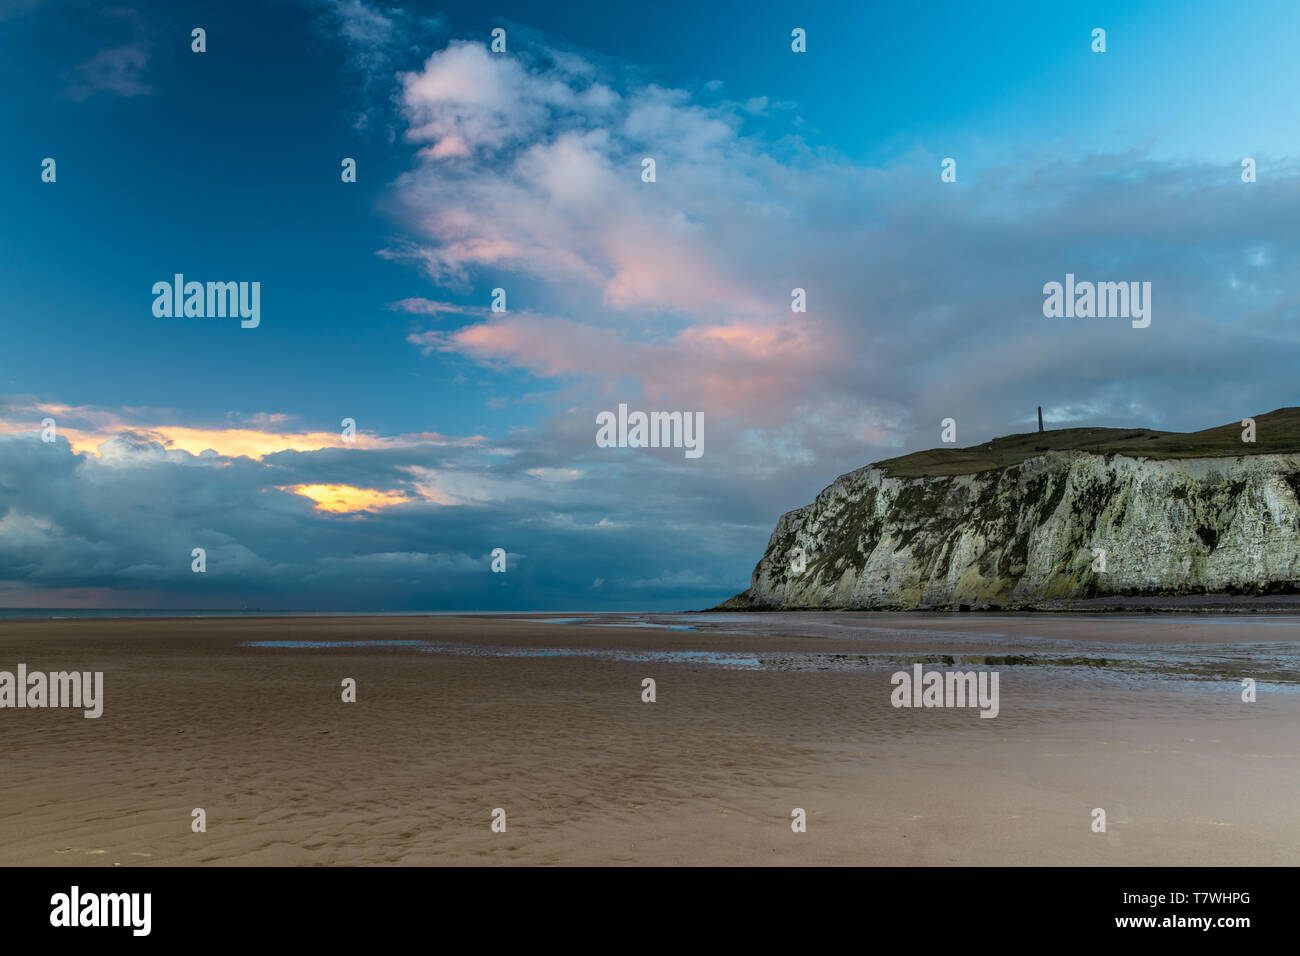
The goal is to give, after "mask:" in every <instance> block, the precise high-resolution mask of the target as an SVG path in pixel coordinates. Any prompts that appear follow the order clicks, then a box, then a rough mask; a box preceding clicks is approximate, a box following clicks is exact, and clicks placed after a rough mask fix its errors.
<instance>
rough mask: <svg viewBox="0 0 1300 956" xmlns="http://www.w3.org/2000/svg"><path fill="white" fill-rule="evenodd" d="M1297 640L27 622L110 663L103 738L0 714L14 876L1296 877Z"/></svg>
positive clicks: (1206, 627)
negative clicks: (728, 872)
mask: <svg viewBox="0 0 1300 956" xmlns="http://www.w3.org/2000/svg"><path fill="white" fill-rule="evenodd" d="M602 625H612V626H602ZM673 628H695V629H694V630H676V629H673ZM1297 640H1300V619H1297V618H1292V617H1286V618H1283V617H1265V616H1252V617H1240V616H1218V615H1199V616H1197V615H1159V616H1146V617H1144V616H1142V615H1133V616H1129V617H1124V616H1115V615H1111V616H1105V615H1098V616H1094V617H1090V616H1087V615H1077V614H1076V615H1037V616H1012V615H1005V616H994V615H989V616H975V615H922V614H916V615H897V614H894V615H888V614H850V613H844V614H829V613H827V614H813V613H809V614H698V615H641V616H637V615H609V616H604V617H602V616H600V615H587V616H585V617H583V618H581V619H580V620H574V619H572V618H565V617H561V616H558V615H552V616H550V619H549V621H548V620H539V619H537V618H535V617H521V616H515V617H504V616H497V617H478V616H469V617H350V618H349V617H303V618H283V617H281V618H273V617H268V618H212V619H155V620H106V619H94V620H57V621H34V620H6V621H0V670H8V671H13V670H14V669H15V668H16V666H17V665H18V664H19V663H24V664H26V665H27V667H28V668H29V670H38V669H39V670H46V671H59V670H77V671H103V672H104V712H103V716H102V717H100V718H99V719H85V718H84V717H83V716H82V713H81V712H80V711H78V710H70V709H57V710H56V709H4V710H0V864H5V865H16V864H21V865H53V866H58V865H66V864H75V865H104V866H113V865H121V866H138V865H150V864H180V865H199V864H205V865H223V864H238V865H248V864H254V865H300V864H416V865H419V864H602V865H605V864H651V865H711V864H866V865H876V864H891V865H892V864H899V865H913V864H920V865H956V864H960V865H1007V864H1049V865H1057V864H1085V865H1098V866H1107V865H1162V864H1172V865H1247V864H1254V865H1259V864H1265V865H1268V864H1275V865H1283V864H1287V865H1289V864H1292V863H1294V861H1295V860H1296V859H1297V856H1300V804H1297V802H1296V800H1295V794H1296V793H1297V792H1300V734H1297V729H1298V728H1300V693H1297V686H1300V685H1297V683H1296V682H1297V681H1300V673H1297V672H1296V671H1295V670H1294V662H1295V660H1296V652H1297V644H1296V642H1297ZM386 642H402V643H386ZM914 661H924V662H926V666H927V667H937V668H940V669H945V668H953V667H956V668H967V669H969V668H970V667H974V666H978V667H983V668H986V669H995V670H997V671H998V672H999V673H1000V678H1001V685H1000V687H1001V691H1000V694H1001V705H1000V711H999V714H998V716H997V717H996V719H981V718H980V717H979V713H978V711H977V710H974V709H958V708H951V709H943V708H938V709H920V708H916V709H913V708H895V707H893V706H892V705H891V703H890V694H891V690H892V686H891V681H890V675H891V673H892V672H894V671H896V670H897V669H898V668H899V667H900V666H910V662H914ZM349 677H350V678H353V679H355V680H356V682H357V700H356V702H355V703H344V702H343V701H342V700H341V682H342V681H343V679H344V678H349ZM647 677H649V678H653V679H654V680H655V682H656V696H657V699H656V701H655V702H654V703H644V702H642V699H641V694H642V680H643V679H644V678H647ZM1242 677H1254V678H1255V679H1256V680H1258V681H1259V685H1258V695H1259V696H1258V700H1257V701H1256V702H1254V703H1243V702H1242V700H1241V683H1240V680H1241V678H1242ZM194 808H203V809H204V810H205V812H206V819H207V831H206V832H204V833H195V832H192V830H191V811H192V810H193V809H194ZM495 808H502V809H504V810H505V812H506V821H507V825H506V832H504V833H499V832H493V830H492V829H491V823H492V812H493V810H494V809H495ZM795 808H802V809H804V810H805V811H806V814H807V832H805V833H795V832H792V830H791V813H792V810H794V809H795ZM1094 808H1104V809H1105V811H1106V815H1107V830H1106V832H1105V833H1095V832H1093V830H1092V826H1091V824H1092V810H1093V809H1094Z"/></svg>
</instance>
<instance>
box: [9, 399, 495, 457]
mask: <svg viewBox="0 0 1300 956" xmlns="http://www.w3.org/2000/svg"><path fill="white" fill-rule="evenodd" d="M126 411H127V412H129V413H131V414H129V415H122V414H120V413H118V412H115V411H111V410H108V409H97V408H91V407H87V406H69V405H58V404H53V403H38V404H33V405H32V406H31V416H32V417H31V419H30V420H27V421H22V420H16V421H15V420H5V419H0V435H6V434H20V433H25V432H35V431H39V430H40V428H41V426H40V424H39V422H40V421H41V419H42V418H43V417H45V416H47V415H48V416H50V417H53V418H54V419H55V420H56V421H57V422H58V423H59V424H58V435H59V437H61V438H65V439H67V441H68V444H70V445H71V446H72V451H73V453H74V454H83V453H84V454H90V455H96V456H98V455H99V446H100V445H102V444H103V443H104V442H106V441H110V440H111V439H113V438H115V437H117V436H118V435H120V434H122V433H123V432H132V433H134V434H136V435H138V436H140V437H141V438H144V439H146V440H150V441H156V442H158V443H159V444H160V445H162V446H163V448H165V449H166V450H167V451H184V452H188V453H189V454H191V455H198V454H201V453H202V452H204V451H207V450H209V449H211V450H212V451H215V452H216V453H217V454H218V455H220V456H222V457H223V458H238V457H240V456H247V457H249V458H254V459H261V458H265V457H266V456H267V455H273V454H275V453H276V452H280V451H318V450H319V449H322V448H347V447H350V448H363V449H375V448H400V447H404V446H409V445H421V444H434V445H457V446H473V445H480V444H481V443H483V442H484V441H486V438H485V437H484V436H482V435H471V436H470V437H468V438H452V437H449V436H446V435H442V434H439V433H438V432H432V431H425V432H417V433H412V434H406V435H397V436H393V437H383V436H378V435H372V434H367V433H365V432H357V434H356V436H355V439H354V440H353V441H352V442H350V443H347V442H344V441H343V436H342V433H341V432H337V431H326V432H321V431H272V430H271V429H268V428H266V427H253V428H249V427H239V426H233V427H190V426H186V425H171V424H153V423H150V422H149V421H148V418H147V417H146V415H147V412H145V413H140V412H137V411H136V410H134V409H127V410H126ZM253 417H254V418H255V419H260V420H259V421H257V422H256V424H257V425H262V426H265V425H267V424H270V425H275V424H277V423H278V421H280V420H284V419H286V418H287V416H284V415H258V416H253ZM68 421H71V422H74V423H76V424H64V423H65V422H68ZM78 426H81V427H78Z"/></svg>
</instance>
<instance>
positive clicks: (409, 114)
mask: <svg viewBox="0 0 1300 956" xmlns="http://www.w3.org/2000/svg"><path fill="white" fill-rule="evenodd" d="M1298 16H1300V14H1298V12H1297V10H1296V9H1295V8H1294V6H1293V5H1291V4H1287V3H1281V2H1278V3H1249V4H1241V5H1227V4H1213V3H1189V2H1181V3H1155V2H1151V3H1133V2H1127V3H1113V4H1104V3H1090V4H1083V3H1078V4H1069V3H1061V4H1041V3H1039V4H1035V3H1008V4H997V5H982V4H958V3H953V4H927V5H924V6H921V7H916V8H913V7H912V5H898V4H889V5H885V4H862V3H828V4H817V5H815V9H810V10H807V11H804V10H799V9H797V8H793V7H790V6H789V5H785V4H764V3H758V4H753V3H745V4H741V3H735V4H711V5H707V8H706V9H701V5H700V4H698V3H660V4H656V5H654V6H653V7H652V8H646V9H639V8H638V9H632V8H625V7H618V6H611V5H608V4H594V3H593V4H566V3H554V4H545V5H540V4H499V5H495V6H492V7H490V8H488V7H484V6H482V5H479V4H466V5H442V6H434V5H424V4H419V3H406V4H403V5H402V6H401V7H400V8H395V7H393V6H390V5H387V4H384V3H377V2H375V3H372V2H363V0H343V2H333V0H312V2H305V0H304V2H290V0H282V2H265V3H248V4H238V5H224V4H188V3H166V4H164V3H138V4H127V5H123V6H114V7H102V6H99V5H96V4H79V3H61V2H58V0H46V2H30V0H0V51H2V52H3V55H0V82H3V83H4V85H5V88H6V90H7V91H8V93H7V95H6V96H5V97H4V99H3V101H2V102H0V124H2V125H0V128H3V129H4V131H5V132H4V134H3V136H2V137H0V141H2V142H3V143H4V148H3V149H0V174H2V175H3V182H4V183H5V186H4V188H3V189H0V209H3V212H4V216H3V222H4V226H3V227H0V282H2V283H3V285H2V289H3V291H2V292H0V403H2V404H0V514H2V515H3V518H0V604H9V605H24V604H29V605H41V606H46V605H55V606H57V605H61V604H103V605H122V606H167V607H173V606H193V607H216V606H234V607H241V606H246V605H251V606H261V607H301V608H308V607H321V608H363V607H387V608H427V609H469V608H476V609H540V608H559V609H574V608H629V609H641V608H644V609H651V608H653V609H665V608H680V607H699V606H705V605H708V604H712V603H714V602H716V601H718V600H720V599H722V598H725V597H727V596H729V595H730V594H732V593H734V592H736V591H738V590H740V589H741V588H743V587H744V586H745V585H746V583H747V581H748V576H749V572H750V570H751V568H752V566H753V563H754V561H755V560H757V558H758V556H759V554H760V553H761V551H762V547H763V544H764V543H765V541H766V538H767V535H768V533H769V532H770V530H771V526H772V524H773V522H774V521H775V519H776V517H777V516H778V515H779V514H780V513H782V512H784V511H786V510H789V509H791V508H794V507H798V506H800V505H802V504H805V503H806V502H807V501H809V500H811V498H812V497H813V495H815V493H816V492H817V491H818V490H819V489H820V488H822V487H823V486H825V485H826V484H827V483H829V482H830V481H831V480H832V479H833V478H834V477H835V476H836V475H838V474H840V473H842V472H844V471H847V470H850V469H852V468H855V467H859V466H861V465H863V464H866V463H868V462H870V461H874V460H877V459H880V458H884V457H891V456H893V455H896V454H900V453H902V452H905V451H909V450H915V449H919V448H925V447H932V446H933V445H934V444H936V443H937V440H938V422H939V419H940V418H942V417H946V416H948V415H954V416H955V417H956V418H957V419H958V424H959V441H960V443H961V444H971V443H975V442H978V441H983V440H986V439H987V438H989V437H991V436H993V435H997V434H1004V433H1007V432H1010V431H1016V430H1024V429H1026V428H1027V427H1028V425H1029V422H1030V421H1031V419H1032V416H1033V412H1034V406H1035V405H1036V404H1040V403H1041V404H1043V405H1044V407H1045V409H1047V412H1048V418H1049V423H1052V424H1058V425H1062V426H1064V425H1076V424H1114V425H1128V424H1141V425H1149V426H1155V427H1162V428H1171V429H1184V428H1186V429H1192V428H1201V427H1208V426H1210V425H1218V424H1222V423H1225V422H1228V421H1233V420H1236V419H1239V418H1240V417H1242V416H1243V415H1246V414H1252V413H1257V412H1263V411H1268V410H1271V409H1273V408H1276V407H1279V406H1282V405H1290V404H1295V403H1296V402H1295V398H1294V394H1295V390H1294V387H1293V385H1292V380H1293V378H1294V361H1293V360H1294V356H1295V351H1294V348H1295V342H1296V339H1295V333H1294V331H1293V329H1294V321H1293V320H1294V319H1295V318H1296V302H1297V299H1296V288H1295V280H1294V278H1293V275H1294V272H1295V270H1294V269H1291V268H1288V267H1289V266H1290V265H1291V258H1292V255H1293V253H1294V252H1295V251H1296V246H1297V231H1296V229H1295V227H1294V223H1295V222H1296V221H1297V220H1296V216H1295V213H1296V212H1297V209H1296V206H1297V200H1298V199H1300V194H1298V192H1297V178H1296V164H1295V155H1296V148H1295V135H1294V132H1293V130H1294V123H1292V122H1291V121H1290V119H1289V116H1290V113H1291V111H1292V110H1293V109H1294V106H1293V104H1294V101H1295V92H1296V89H1297V79H1298V78H1297V75H1296V72H1297V67H1296V65H1295V58H1294V55H1293V51H1292V50H1290V49H1289V45H1290V43H1291V38H1293V37H1294V35H1295V29H1294V27H1295V26H1296V21H1297V18H1298ZM200 26H201V27H203V28H204V29H205V30H206V31H207V51H206V52H205V53H202V54H197V53H193V52H191V49H190V42H191V41H190V31H191V29H192V28H194V27H200ZM498 26H499V27H503V28H504V29H505V30H506V31H507V52H506V53H505V54H491V53H490V52H489V51H488V49H487V44H488V42H489V34H490V31H491V30H492V29H493V28H494V27H498ZM794 27H802V28H804V29H805V30H806V31H807V37H808V40H807V45H808V49H807V52H806V53H802V54H796V53H793V52H792V51H791V50H790V31H791V29H792V28H794ZM1095 27H1102V28H1104V29H1105V30H1106V36H1107V50H1106V52H1105V53H1102V54H1099V53H1094V52H1093V51H1092V50H1091V49H1090V44H1091V31H1092V30H1093V28H1095ZM647 155H650V156H654V157H656V159H657V162H658V164H659V165H658V179H657V181H656V182H655V183H654V184H646V183H643V182H642V181H641V178H640V160H641V158H642V157H643V156H647ZM949 156H951V157H954V158H956V159H957V168H958V181H957V182H956V183H951V184H943V183H940V180H939V175H938V172H939V161H940V160H941V159H942V158H944V157H949ZM1247 156H1249V157H1253V158H1254V159H1256V161H1257V163H1258V167H1259V181H1258V182H1256V183H1253V184H1249V185H1247V184H1243V183H1242V182H1241V179H1240V162H1241V159H1242V158H1243V157H1247ZM45 157H52V158H54V159H55V160H56V162H57V181H56V182H55V183H45V182H42V181H41V176H40V170H41V160H42V159H43V158H45ZM343 157H354V158H355V159H356V160H357V164H358V181H357V182H356V183H343V182H341V181H340V175H339V169H340V166H339V164H340V160H341V159H342V158H343ZM178 272H179V273H184V274H185V275H186V276H187V278H190V279H197V280H199V281H205V280H213V281H227V280H246V281H252V280H256V281H259V282H260V283H261V288H262V321H261V324H260V326H259V327H258V328H256V329H247V330H245V329H240V328H239V325H238V323H237V322H229V321H225V320H220V319H195V318H191V319H176V318H170V319H168V318H157V317H155V316H154V315H153V314H152V312H151V309H150V307H151V303H152V296H151V294H150V289H151V287H152V285H153V283H154V282H156V281H158V280H169V279H170V278H171V276H172V275H173V274H174V273H178ZM1066 272H1076V273H1079V274H1080V275H1081V276H1084V275H1092V276H1094V277H1095V278H1097V279H1105V280H1112V279H1116V280H1118V279H1122V280H1129V279H1134V280H1138V279H1140V280H1146V281H1152V283H1153V286H1154V288H1155V306H1154V309H1155V313H1154V321H1153V323H1152V326H1151V328H1149V329H1145V330H1141V331H1137V330H1132V329H1129V328H1128V327H1127V324H1126V323H1114V322H1111V323H1107V322H1105V321H1097V322H1092V323H1089V322H1075V323H1061V322H1055V323H1053V322H1051V321H1049V320H1047V319H1044V318H1043V316H1042V313H1041V309H1040V306H1041V291H1040V290H1041V287H1042V285H1043V283H1045V282H1048V281H1053V280H1057V281H1059V280H1060V279H1061V278H1062V277H1063V276H1064V274H1065V273H1066ZM796 286H797V287H802V288H806V289H807V290H808V297H809V303H810V305H809V310H808V312H807V313H806V314H792V313H791V312H790V309H789V302H790V290H791V289H792V288H794V287H796ZM498 287H501V288H505V289H506V290H507V301H508V306H509V310H508V312H506V313H504V314H495V313H492V312H490V311H489V310H488V305H489V302H490V300H491V294H492V290H493V289H494V288H498ZM619 402H627V403H630V404H632V405H633V406H635V407H643V408H646V409H652V408H663V409H669V408H672V409H686V410H697V411H699V412H701V413H702V414H703V415H704V418H705V421H706V422H707V426H706V441H707V451H706V453H705V455H704V456H703V457H702V458H701V459H699V460H698V461H687V460H684V459H683V457H682V456H681V455H680V452H676V453H669V451H668V450H654V451H651V450H645V449H601V448H597V447H596V445H595V443H594V441H593V434H594V430H595V429H594V416H595V414H596V413H597V412H598V411H600V410H605V409H613V408H616V407H617V404H618V403H619ZM47 416H50V417H53V418H55V419H56V421H57V422H58V423H59V428H60V437H59V440H58V441H56V442H54V443H45V442H42V441H41V440H40V422H41V420H42V419H43V418H45V417H47ZM345 417H348V418H352V419H355V420H356V422H357V427H358V430H359V432H360V433H361V436H362V441H360V442H358V443H356V444H354V445H344V444H343V443H341V441H340V440H339V438H338V433H339V423H340V421H341V420H342V419H343V418H345ZM205 449H211V452H210V453H207V454H204V452H205ZM321 487H325V488H331V489H339V488H343V489H349V490H347V491H339V492H337V493H335V492H331V494H335V497H336V498H337V499H338V500H339V501H344V500H346V502H351V503H352V504H354V505H356V506H357V507H356V508H355V510H346V507H347V505H346V503H345V504H342V505H339V506H338V507H339V509H344V510H337V509H336V510H330V508H329V507H326V506H325V505H323V504H322V502H320V501H318V500H317V499H316V498H313V497H312V494H311V493H310V492H311V489H317V488H321ZM304 489H307V491H308V492H309V493H304ZM316 494H317V497H319V496H320V494H323V492H318V493H316ZM363 505H365V506H364V507H363ZM200 546H203V547H207V548H208V550H209V556H210V557H209V570H208V571H207V572H206V573H205V574H204V575H195V574H193V573H192V572H191V570H190V557H189V555H190V551H191V549H192V548H193V547H200ZM495 547H502V548H504V549H506V550H507V552H508V553H509V554H510V555H511V559H510V562H509V570H508V571H507V572H506V573H505V574H493V573H491V572H490V571H489V570H488V566H489V558H488V555H489V553H490V551H491V550H492V549H493V548H495Z"/></svg>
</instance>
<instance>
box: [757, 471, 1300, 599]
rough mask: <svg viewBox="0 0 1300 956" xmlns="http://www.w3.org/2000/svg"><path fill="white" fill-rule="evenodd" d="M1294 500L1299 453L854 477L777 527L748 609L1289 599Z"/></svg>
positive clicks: (1296, 530) (1295, 544)
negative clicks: (1273, 593) (1150, 598)
mask: <svg viewBox="0 0 1300 956" xmlns="http://www.w3.org/2000/svg"><path fill="white" fill-rule="evenodd" d="M1297 495H1300V455H1248V456H1242V457H1236V458H1226V457H1225V458H1185V459H1168V460H1155V459H1147V458H1126V457H1124V456H1121V455H1106V456H1102V455H1094V454H1090V453H1088V452H1080V451H1067V452H1047V453H1046V454H1044V455H1041V456H1039V457H1036V458H1030V459H1028V460H1026V461H1024V462H1022V463H1021V464H1020V465H1016V466H1012V467H1009V468H1005V469H1000V470H996V471H987V472H981V473H979V474H974V475H958V476H952V477H934V478H890V477H887V476H886V475H885V474H884V472H882V471H880V470H879V469H876V468H863V469H859V470H858V471H855V472H851V473H849V474H847V475H844V476H842V477H841V478H839V479H837V480H836V481H835V483H834V484H832V485H831V486H830V487H828V488H826V489H825V490H824V491H823V492H822V493H821V494H820V495H818V496H817V500H816V501H814V502H813V503H812V504H811V505H808V506H806V507H803V508H800V509H798V510H797V511H791V512H790V513H788V514H786V515H783V516H782V517H781V519H780V521H778V522H777V526H776V530H775V531H773V532H772V537H771V539H770V540H769V541H768V545H767V551H766V552H765V553H764V555H763V558H762V560H761V561H759V563H758V566H757V567H756V568H755V569H754V574H753V578H752V582H751V586H750V590H749V593H748V599H749V601H750V602H751V603H752V604H757V605H769V606H777V607H782V606H784V607H859V608H869V607H888V608H916V607H926V606H932V605H947V604H971V605H987V604H1016V603H1019V602H1029V601H1036V600H1048V599H1056V598H1085V597H1094V596H1099V595H1107V594H1134V593H1146V594H1150V593H1159V594H1180V593H1183V594H1186V593H1200V592H1217V591H1235V590H1244V591H1251V592H1253V591H1261V590H1264V589H1269V588H1287V587H1300V500H1297ZM796 548H802V549H803V552H804V554H805V556H806V557H805V564H806V566H805V567H804V569H803V570H802V572H799V571H798V570H797V568H798V553H797V552H796V550H795V549H796ZM1094 549H1101V550H1104V552H1105V570H1104V571H1096V570H1094V564H1096V563H1097V562H1098V559H1097V555H1096V554H1095V552H1094Z"/></svg>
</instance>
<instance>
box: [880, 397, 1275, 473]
mask: <svg viewBox="0 0 1300 956" xmlns="http://www.w3.org/2000/svg"><path fill="white" fill-rule="evenodd" d="M1255 428H1256V440H1255V442H1253V443H1247V442H1243V441H1242V440H1241V432H1242V428H1241V422H1240V420H1238V421H1235V422H1232V423H1230V424H1227V425H1220V426H1219V427H1217V428H1207V429H1205V430H1203V431H1199V432H1161V431H1153V430H1152V429H1149V428H1062V429H1056V430H1049V431H1045V432H1026V433H1024V434H1021V435H1006V436H1004V437H1002V438H995V439H993V440H992V441H989V442H985V443H984V444H982V445H973V446H971V447H970V448H931V449H929V450H927V451H918V452H915V453H913V454H911V455H904V456H902V457H901V458H890V459H887V460H885V461H881V462H877V463H876V465H875V467H876V468H880V469H881V470H883V471H884V472H885V473H886V474H888V475H889V476H890V477H891V478H933V477H938V476H941V475H972V474H975V473H976V472H980V471H990V470H992V469H995V468H1006V467H1008V466H1010V465H1018V464H1020V463H1021V462H1023V461H1024V460H1025V459H1027V458H1032V457H1034V456H1035V455H1041V454H1042V453H1043V452H1046V451H1074V450H1077V451H1086V452H1091V453H1093V454H1094V455H1127V456H1129V457H1131V458H1137V457H1143V458H1162V459H1170V458H1219V457H1230V456H1234V455H1280V454H1294V453H1297V452H1300V408H1296V407H1290V408H1279V409H1277V410H1276V411H1272V412H1269V413H1268V414H1267V415H1258V416H1256V417H1255Z"/></svg>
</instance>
